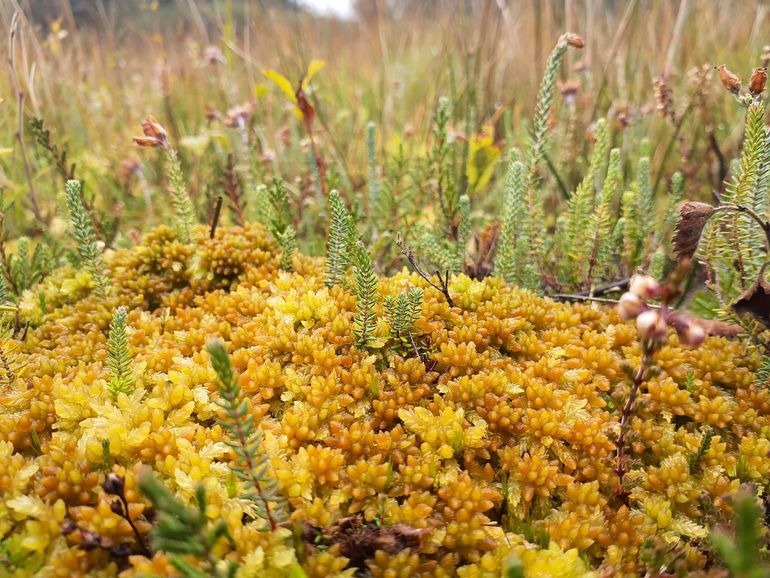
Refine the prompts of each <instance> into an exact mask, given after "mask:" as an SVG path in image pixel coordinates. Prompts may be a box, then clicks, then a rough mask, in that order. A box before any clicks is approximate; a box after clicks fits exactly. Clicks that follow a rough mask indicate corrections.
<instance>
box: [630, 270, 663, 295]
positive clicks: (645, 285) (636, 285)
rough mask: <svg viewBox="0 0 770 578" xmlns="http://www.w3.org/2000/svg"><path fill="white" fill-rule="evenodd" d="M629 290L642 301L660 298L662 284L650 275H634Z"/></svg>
mask: <svg viewBox="0 0 770 578" xmlns="http://www.w3.org/2000/svg"><path fill="white" fill-rule="evenodd" d="M628 290H629V291H630V292H631V293H634V294H635V295H638V296H639V297H641V298H642V299H655V298H656V297H660V284H659V283H658V282H657V281H656V280H655V279H653V278H652V277H650V276H649V275H634V276H633V277H631V281H630V282H629V284H628Z"/></svg>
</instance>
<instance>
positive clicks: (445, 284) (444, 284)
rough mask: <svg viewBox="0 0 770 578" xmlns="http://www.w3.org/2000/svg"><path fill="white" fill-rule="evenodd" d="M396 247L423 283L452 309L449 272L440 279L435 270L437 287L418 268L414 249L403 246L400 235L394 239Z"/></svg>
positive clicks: (439, 273)
mask: <svg viewBox="0 0 770 578" xmlns="http://www.w3.org/2000/svg"><path fill="white" fill-rule="evenodd" d="M396 246H397V247H398V248H399V249H401V254H402V255H403V256H404V257H406V259H407V261H409V262H410V263H411V264H412V267H414V270H415V271H416V272H417V274H418V275H419V276H420V277H422V278H423V279H425V281H427V282H428V285H430V286H431V287H433V288H434V289H436V290H437V291H440V292H441V293H442V294H443V295H444V297H446V301H447V303H449V306H450V307H454V306H455V304H454V301H452V296H451V295H450V294H449V271H447V272H446V274H445V276H444V277H442V276H441V272H440V271H439V270H438V269H437V270H436V272H435V275H436V277H438V281H439V285H436V283H434V282H433V281H431V276H430V275H428V273H426V272H425V270H424V269H423V268H422V267H420V264H419V263H418V262H417V257H415V255H414V249H412V248H411V247H406V246H404V242H403V240H402V239H401V235H398V237H397V238H396Z"/></svg>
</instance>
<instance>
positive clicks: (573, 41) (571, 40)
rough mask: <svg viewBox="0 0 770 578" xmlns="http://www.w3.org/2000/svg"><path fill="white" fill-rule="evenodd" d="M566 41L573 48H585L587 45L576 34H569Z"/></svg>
mask: <svg viewBox="0 0 770 578" xmlns="http://www.w3.org/2000/svg"><path fill="white" fill-rule="evenodd" d="M565 40H566V41H567V44H569V45H570V46H571V47H572V48H583V47H584V46H585V45H586V43H585V41H584V40H583V38H582V37H580V36H578V35H577V34H575V33H574V32H567V34H566V35H565Z"/></svg>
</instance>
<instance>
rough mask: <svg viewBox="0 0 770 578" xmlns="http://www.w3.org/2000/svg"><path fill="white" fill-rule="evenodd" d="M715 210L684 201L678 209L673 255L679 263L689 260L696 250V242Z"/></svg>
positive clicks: (700, 204) (706, 204) (696, 202)
mask: <svg viewBox="0 0 770 578" xmlns="http://www.w3.org/2000/svg"><path fill="white" fill-rule="evenodd" d="M715 211H716V208H714V207H713V206H711V205H709V204H708V203H700V202H698V201H685V202H684V203H682V205H681V206H680V207H679V220H678V221H677V223H676V228H675V229H674V240H673V244H674V253H675V254H676V256H677V258H678V259H679V260H680V261H681V260H682V259H690V258H692V256H693V255H695V251H696V250H697V249H698V242H699V241H700V236H701V234H702V233H703V228H704V227H705V226H706V223H707V222H708V220H709V218H710V217H711V215H713V214H714V212H715Z"/></svg>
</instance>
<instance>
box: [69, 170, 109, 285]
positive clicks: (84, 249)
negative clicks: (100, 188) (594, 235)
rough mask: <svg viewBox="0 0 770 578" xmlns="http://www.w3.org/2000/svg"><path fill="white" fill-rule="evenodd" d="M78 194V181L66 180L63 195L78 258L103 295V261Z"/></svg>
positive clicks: (104, 282)
mask: <svg viewBox="0 0 770 578" xmlns="http://www.w3.org/2000/svg"><path fill="white" fill-rule="evenodd" d="M80 195H81V184H80V181H75V180H69V181H67V184H66V186H65V196H66V200H67V208H68V209H69V213H70V221H71V223H72V236H73V238H74V239H75V241H76V242H77V245H78V254H79V255H80V260H81V261H82V263H83V265H85V267H86V268H87V269H88V272H89V273H91V279H92V280H93V282H94V286H95V288H96V294H97V295H98V296H99V297H105V296H106V294H107V288H108V287H109V281H108V279H107V277H106V276H105V274H104V262H103V260H102V254H101V252H100V251H99V249H98V247H97V244H96V235H95V234H94V228H93V223H92V222H91V216H90V215H89V214H88V211H87V210H86V208H85V207H84V206H83V199H82V198H81V196H80Z"/></svg>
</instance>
